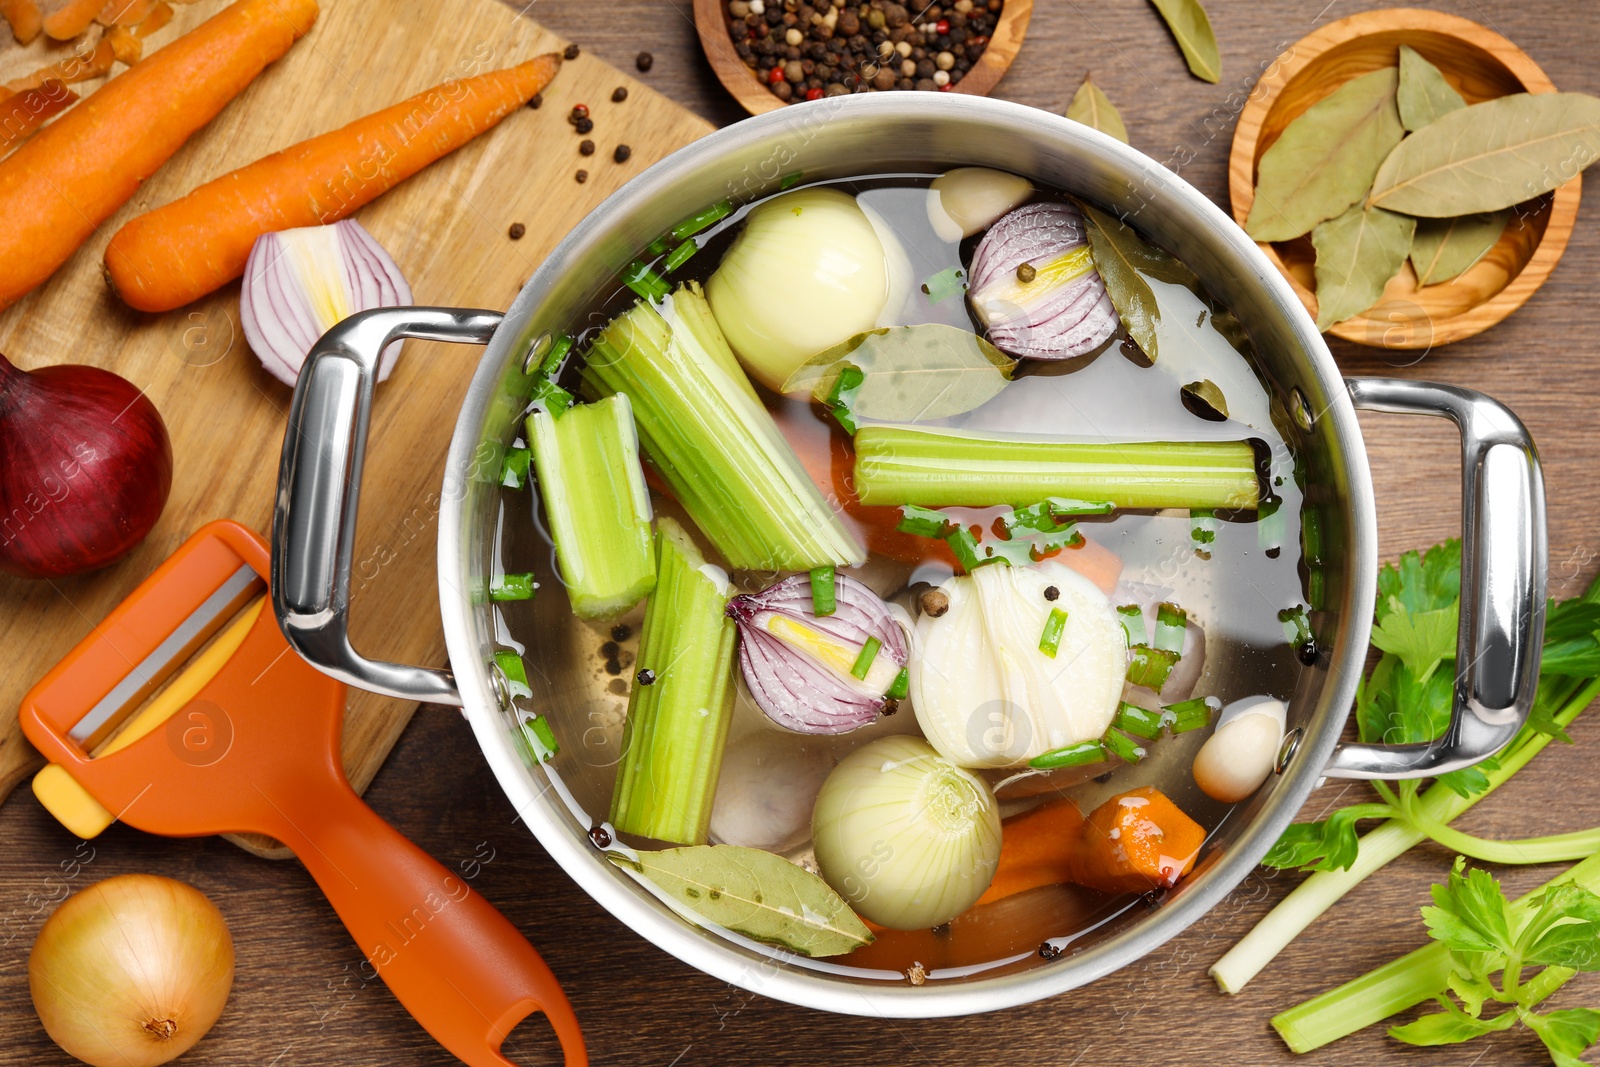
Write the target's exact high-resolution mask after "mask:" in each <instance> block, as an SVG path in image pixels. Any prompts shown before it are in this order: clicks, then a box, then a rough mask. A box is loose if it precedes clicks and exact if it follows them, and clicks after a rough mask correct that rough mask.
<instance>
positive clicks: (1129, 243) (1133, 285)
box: [1078, 201, 1199, 359]
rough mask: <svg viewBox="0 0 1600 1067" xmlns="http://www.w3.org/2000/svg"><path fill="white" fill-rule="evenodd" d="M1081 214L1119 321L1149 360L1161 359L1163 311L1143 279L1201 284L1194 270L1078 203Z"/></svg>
mask: <svg viewBox="0 0 1600 1067" xmlns="http://www.w3.org/2000/svg"><path fill="white" fill-rule="evenodd" d="M1078 208H1079V210H1081V211H1082V212H1083V220H1084V235H1085V236H1086V237H1088V238H1089V253H1090V254H1091V255H1092V256H1093V257H1094V266H1095V269H1096V270H1097V271H1099V272H1100V278H1101V280H1102V281H1104V282H1105V283H1106V293H1107V295H1109V296H1110V297H1111V303H1112V306H1113V307H1115V308H1116V309H1117V317H1118V318H1119V319H1121V320H1122V325H1123V328H1125V329H1126V330H1127V331H1128V336H1129V337H1132V338H1133V340H1134V343H1135V344H1137V345H1138V346H1139V347H1140V348H1142V349H1143V350H1144V354H1145V355H1147V356H1149V357H1150V358H1151V359H1155V358H1157V353H1156V346H1157V343H1156V327H1157V326H1158V325H1160V322H1161V308H1160V306H1159V305H1158V304H1157V303H1156V297H1155V293H1153V292H1151V290H1150V285H1149V283H1148V282H1146V281H1145V280H1144V276H1145V275H1146V274H1148V275H1150V276H1151V277H1153V278H1156V279H1158V280H1160V281H1165V282H1173V283H1175V284H1177V285H1191V283H1193V285H1194V286H1198V284H1199V279H1198V278H1195V276H1194V274H1193V272H1192V271H1190V270H1189V268H1188V267H1185V266H1184V265H1183V264H1182V263H1179V262H1178V261H1177V260H1176V259H1173V258H1172V257H1171V256H1169V255H1167V253H1165V252H1163V251H1162V250H1161V249H1159V248H1157V247H1156V246H1155V245H1153V244H1151V243H1149V242H1148V241H1146V240H1145V239H1144V238H1143V237H1140V236H1139V234H1138V232H1137V231H1135V230H1134V229H1133V227H1131V226H1129V225H1127V224H1126V223H1124V222H1123V221H1122V220H1121V219H1118V218H1115V217H1113V216H1111V215H1107V214H1106V213H1105V212H1103V211H1100V210H1098V209H1096V208H1092V207H1090V206H1089V205H1088V204H1085V203H1082V202H1081V201H1080V202H1079V204H1078Z"/></svg>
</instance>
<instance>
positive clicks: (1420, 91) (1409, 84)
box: [1395, 44, 1467, 130]
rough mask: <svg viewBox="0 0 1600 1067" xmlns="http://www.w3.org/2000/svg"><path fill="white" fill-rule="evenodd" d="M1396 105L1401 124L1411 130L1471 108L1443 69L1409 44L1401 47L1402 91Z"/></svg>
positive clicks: (1396, 94) (1396, 95)
mask: <svg viewBox="0 0 1600 1067" xmlns="http://www.w3.org/2000/svg"><path fill="white" fill-rule="evenodd" d="M1395 102H1396V103H1397V104H1398V105H1399V107H1400V122H1401V124H1402V125H1404V126H1405V128H1406V129H1408V130H1420V129H1422V127H1424V126H1426V125H1427V124H1428V123H1430V122H1432V121H1433V120H1434V119H1436V118H1438V117H1439V116H1440V115H1444V114H1447V113H1448V112H1451V111H1454V110H1456V108H1460V107H1466V106H1467V102H1466V100H1464V99H1462V96H1461V94H1460V93H1458V92H1456V91H1455V89H1453V88H1451V86H1450V83H1449V82H1447V81H1445V80H1444V75H1443V74H1441V73H1440V72H1439V68H1438V67H1436V66H1434V65H1433V64H1432V63H1429V62H1428V61H1427V60H1426V59H1424V58H1422V53H1420V52H1418V51H1417V50H1416V49H1415V48H1412V47H1411V46H1410V45H1405V44H1403V45H1401V46H1400V87H1399V89H1398V90H1396V92H1395Z"/></svg>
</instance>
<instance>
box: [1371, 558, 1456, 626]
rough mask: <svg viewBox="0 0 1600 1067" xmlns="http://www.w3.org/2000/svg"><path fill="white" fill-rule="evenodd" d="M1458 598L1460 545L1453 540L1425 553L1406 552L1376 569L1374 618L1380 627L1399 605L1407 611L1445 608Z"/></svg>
mask: <svg viewBox="0 0 1600 1067" xmlns="http://www.w3.org/2000/svg"><path fill="white" fill-rule="evenodd" d="M1460 599H1461V542H1460V540H1459V539H1457V538H1454V537H1452V538H1451V539H1450V540H1448V541H1441V542H1440V543H1439V544H1437V545H1434V546H1433V547H1432V548H1430V549H1428V551H1427V553H1426V554H1422V553H1418V552H1416V551H1415V550H1413V551H1410V552H1407V553H1406V554H1405V555H1403V556H1401V557H1400V558H1399V559H1398V560H1396V561H1395V562H1394V563H1392V564H1388V563H1386V564H1384V565H1383V566H1382V567H1380V568H1379V569H1378V607H1377V612H1376V614H1375V616H1374V618H1375V620H1376V621H1377V622H1378V623H1379V624H1382V622H1383V621H1384V619H1386V618H1387V617H1388V615H1389V612H1390V611H1391V610H1393V608H1392V607H1391V604H1392V603H1394V602H1398V604H1399V606H1400V607H1403V608H1405V609H1406V610H1407V611H1412V612H1417V611H1433V610H1435V609H1436V608H1447V607H1449V606H1450V605H1451V604H1454V603H1455V602H1456V601H1458V600H1460Z"/></svg>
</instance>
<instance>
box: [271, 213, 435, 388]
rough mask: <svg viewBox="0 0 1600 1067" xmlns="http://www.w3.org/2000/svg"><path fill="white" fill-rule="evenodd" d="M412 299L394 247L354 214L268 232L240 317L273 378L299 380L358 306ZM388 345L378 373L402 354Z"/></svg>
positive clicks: (383, 372) (397, 344) (397, 346)
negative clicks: (315, 350) (323, 342)
mask: <svg viewBox="0 0 1600 1067" xmlns="http://www.w3.org/2000/svg"><path fill="white" fill-rule="evenodd" d="M409 303H411V286H410V285H408V284H406V280H405V278H404V277H403V276H402V275H401V273H400V268H399V267H397V266H395V262H394V260H393V259H391V258H390V256H389V253H387V252H385V251H384V250H383V247H382V246H381V245H379V244H378V242H377V241H375V240H373V238H372V235H371V234H369V233H368V232H367V231H366V230H364V229H362V227H361V224H360V223H359V222H356V221H355V220H354V219H341V220H340V221H338V222H335V223H333V224H332V225H331V226H304V227H301V228H299V229H293V230H281V231H279V232H277V233H264V234H262V235H261V236H260V237H258V238H257V239H256V243H255V246H254V247H252V248H251V249H250V258H249V259H248V260H246V261H245V268H244V281H243V283H242V285H241V288H240V290H239V321H240V324H241V325H242V326H243V328H244V337H245V340H246V341H248V342H249V344H250V350H251V351H253V352H254V353H255V354H256V358H257V359H259V360H261V365H262V366H263V367H265V368H266V370H267V372H268V373H269V374H271V375H272V376H273V377H274V378H277V379H278V380H279V381H281V382H283V383H284V384H285V385H289V386H293V385H294V384H295V382H296V381H297V380H298V379H299V377H300V367H301V366H302V365H303V364H304V363H305V361H306V356H307V355H309V354H310V352H311V347H312V346H313V345H315V344H316V342H317V339H318V338H320V337H321V336H322V335H323V334H324V333H326V332H328V330H329V328H331V327H332V326H333V325H334V324H335V323H337V322H339V321H340V320H341V319H344V318H348V317H349V316H351V315H353V314H355V313H356V312H358V311H366V310H368V309H370V308H377V307H399V306H400V305H403V304H409ZM401 344H402V342H400V341H396V342H394V343H393V344H391V345H390V346H389V347H388V348H386V349H384V351H383V358H382V360H381V361H380V362H379V364H378V380H379V381H380V382H381V381H384V380H385V379H387V378H388V377H389V372H390V371H392V370H393V369H394V364H395V360H397V359H399V358H400V346H401Z"/></svg>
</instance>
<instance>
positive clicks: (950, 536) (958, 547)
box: [944, 524, 1010, 573]
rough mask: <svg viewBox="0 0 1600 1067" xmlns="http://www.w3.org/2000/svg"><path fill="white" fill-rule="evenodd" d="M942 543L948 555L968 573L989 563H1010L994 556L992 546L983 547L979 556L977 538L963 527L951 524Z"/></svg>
mask: <svg viewBox="0 0 1600 1067" xmlns="http://www.w3.org/2000/svg"><path fill="white" fill-rule="evenodd" d="M944 543H945V544H946V545H948V546H950V554H951V555H953V556H955V557H956V562H957V563H959V564H961V569H962V570H965V571H967V572H968V573H971V572H972V571H974V570H977V569H978V568H979V567H982V566H985V565H987V564H990V563H1009V562H1010V561H1009V560H1008V559H1006V557H1004V556H999V555H996V554H995V551H994V546H993V545H984V546H983V551H982V554H981V555H980V554H979V550H978V538H977V536H976V535H974V534H973V532H972V531H971V530H969V529H967V527H965V526H960V525H956V524H952V529H951V530H950V532H949V533H947V534H945V535H944Z"/></svg>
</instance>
